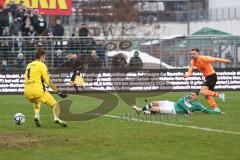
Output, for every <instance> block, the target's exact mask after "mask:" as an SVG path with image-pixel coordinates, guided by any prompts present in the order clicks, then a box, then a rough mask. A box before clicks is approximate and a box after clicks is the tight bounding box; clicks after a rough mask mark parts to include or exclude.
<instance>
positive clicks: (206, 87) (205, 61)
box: [184, 48, 231, 111]
mask: <svg viewBox="0 0 240 160" xmlns="http://www.w3.org/2000/svg"><path fill="white" fill-rule="evenodd" d="M191 55H192V61H191V65H190V68H189V70H188V72H186V73H185V75H184V78H188V77H189V76H191V75H192V71H193V69H194V67H196V68H197V69H198V70H199V71H200V72H202V74H203V76H204V77H205V82H204V84H203V86H202V87H201V90H200V93H201V94H203V95H204V96H205V98H206V99H207V101H208V103H209V104H210V105H211V106H212V108H213V109H214V110H215V111H220V109H219V108H218V106H217V103H216V102H215V101H214V99H213V97H218V98H219V99H220V100H222V101H223V102H225V95H224V93H222V94H219V93H217V92H214V87H215V85H216V83H217V74H216V72H215V70H214V69H213V66H212V64H211V63H212V62H222V63H226V64H227V63H231V61H230V60H228V59H223V58H214V57H210V56H203V55H201V53H200V51H199V49H197V48H193V49H192V50H191Z"/></svg>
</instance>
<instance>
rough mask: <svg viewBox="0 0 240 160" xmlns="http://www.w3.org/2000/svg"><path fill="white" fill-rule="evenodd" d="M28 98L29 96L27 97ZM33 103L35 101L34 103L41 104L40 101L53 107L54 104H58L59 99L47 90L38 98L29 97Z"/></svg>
mask: <svg viewBox="0 0 240 160" xmlns="http://www.w3.org/2000/svg"><path fill="white" fill-rule="evenodd" d="M27 99H28V98H27ZM28 100H29V101H30V102H31V103H34V104H39V103H44V104H46V105H48V106H49V107H53V106H54V105H56V104H57V101H56V100H55V99H54V98H53V96H52V95H51V94H50V93H49V92H47V91H45V92H44V93H43V95H41V96H40V97H36V98H33V99H28Z"/></svg>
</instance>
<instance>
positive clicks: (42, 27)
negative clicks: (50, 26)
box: [34, 14, 47, 36]
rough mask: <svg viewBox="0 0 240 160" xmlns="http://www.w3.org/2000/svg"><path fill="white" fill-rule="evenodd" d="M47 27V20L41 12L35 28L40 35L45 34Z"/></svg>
mask: <svg viewBox="0 0 240 160" xmlns="http://www.w3.org/2000/svg"><path fill="white" fill-rule="evenodd" d="M46 28H47V24H46V22H45V20H44V19H43V17H42V15H41V14H39V15H38V20H37V23H36V25H35V26H34V29H35V30H36V32H37V34H38V35H39V36H42V35H43V34H44V32H45V30H46Z"/></svg>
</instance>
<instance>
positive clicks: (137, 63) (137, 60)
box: [129, 51, 143, 67]
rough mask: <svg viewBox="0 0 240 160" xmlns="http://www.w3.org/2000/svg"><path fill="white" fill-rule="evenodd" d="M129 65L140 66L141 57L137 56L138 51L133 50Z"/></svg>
mask: <svg viewBox="0 0 240 160" xmlns="http://www.w3.org/2000/svg"><path fill="white" fill-rule="evenodd" d="M129 66H131V67H142V66H143V62H142V59H141V58H140V57H139V53H138V51H135V52H134V56H133V57H132V58H131V59H130V62H129Z"/></svg>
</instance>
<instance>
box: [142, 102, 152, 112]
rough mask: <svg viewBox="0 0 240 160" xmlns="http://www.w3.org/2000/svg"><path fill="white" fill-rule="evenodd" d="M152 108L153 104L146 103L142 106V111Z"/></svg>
mask: <svg viewBox="0 0 240 160" xmlns="http://www.w3.org/2000/svg"><path fill="white" fill-rule="evenodd" d="M151 108H152V106H151V104H146V105H145V106H144V107H143V108H142V111H146V110H148V111H150V110H151Z"/></svg>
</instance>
